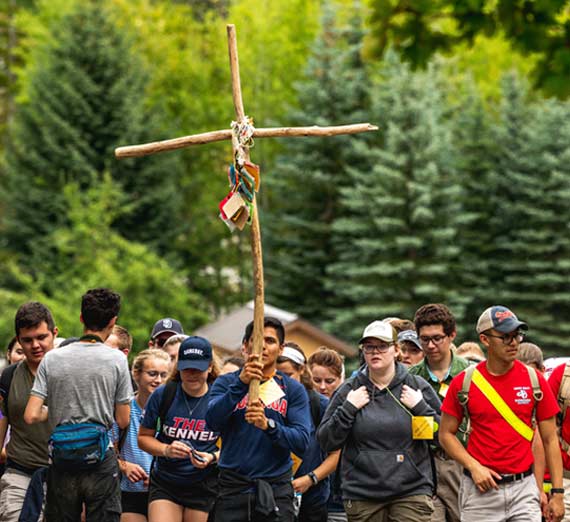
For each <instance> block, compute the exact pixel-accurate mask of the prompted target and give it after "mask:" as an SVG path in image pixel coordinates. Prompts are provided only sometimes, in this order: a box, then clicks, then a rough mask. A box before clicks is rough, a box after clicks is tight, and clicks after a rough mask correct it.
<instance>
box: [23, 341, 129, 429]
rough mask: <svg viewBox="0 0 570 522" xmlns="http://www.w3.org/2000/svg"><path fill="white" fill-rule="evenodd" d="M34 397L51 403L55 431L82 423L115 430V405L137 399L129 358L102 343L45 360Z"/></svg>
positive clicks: (77, 347)
mask: <svg viewBox="0 0 570 522" xmlns="http://www.w3.org/2000/svg"><path fill="white" fill-rule="evenodd" d="M31 394H32V395H35V396H37V397H41V398H42V399H44V400H45V401H46V402H47V401H49V407H48V421H49V424H50V426H51V427H52V428H53V427H55V426H57V425H59V424H77V423H80V422H97V423H99V424H103V425H105V426H106V427H107V428H111V426H112V424H113V420H114V409H115V404H126V403H129V402H130V400H131V399H132V397H133V388H132V385H131V379H130V375H129V365H128V362H127V358H126V356H125V354H124V353H123V352H121V351H120V350H114V349H113V348H110V347H108V346H107V345H105V344H102V343H89V342H76V343H72V344H69V345H68V346H64V347H63V348H56V349H55V350H51V351H50V352H48V353H47V354H46V355H45V357H44V358H43V359H42V362H41V363H40V365H39V367H38V371H37V374H36V379H35V381H34V385H33V387H32V391H31Z"/></svg>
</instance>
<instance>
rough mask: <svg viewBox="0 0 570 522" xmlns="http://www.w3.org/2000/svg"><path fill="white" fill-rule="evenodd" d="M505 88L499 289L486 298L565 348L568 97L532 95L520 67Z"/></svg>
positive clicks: (497, 222) (497, 191) (495, 186)
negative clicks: (541, 98) (539, 98)
mask: <svg viewBox="0 0 570 522" xmlns="http://www.w3.org/2000/svg"><path fill="white" fill-rule="evenodd" d="M503 92H504V94H503V103H502V106H501V112H500V120H499V122H498V123H497V126H496V129H495V140H496V143H497V145H498V148H499V150H498V155H497V157H496V162H495V163H496V168H495V169H494V170H493V176H492V182H491V184H490V186H489V189H490V196H491V203H492V206H493V208H494V213H493V215H492V216H491V219H490V220H489V224H490V227H491V230H492V232H493V241H492V247H493V255H492V258H491V262H490V274H491V281H490V284H489V288H490V290H491V292H490V295H488V296H487V299H486V302H484V303H482V305H484V306H488V305H489V304H496V303H497V302H500V303H502V304H505V305H506V306H509V307H511V308H512V309H513V310H514V311H515V312H516V313H517V315H519V316H520V317H522V318H524V319H525V320H527V321H528V322H529V325H530V327H531V331H530V335H531V336H532V340H534V341H536V342H537V343H538V344H540V345H541V346H542V347H543V348H544V349H547V350H550V349H553V348H561V347H563V346H565V344H566V343H565V339H566V337H567V335H568V333H569V332H570V325H568V324H567V322H566V317H567V313H568V304H567V303H568V299H567V298H568V275H569V272H568V271H569V266H568V259H569V254H570V252H569V248H570V241H569V239H568V234H567V230H568V218H569V211H568V205H567V204H566V203H565V198H566V197H567V196H568V194H570V163H569V161H568V160H569V158H570V146H569V145H568V143H569V141H568V140H569V137H570V125H569V124H568V116H569V114H570V110H569V107H568V104H567V103H566V104H562V103H557V102H554V101H538V102H534V103H533V102H532V101H529V93H528V89H527V87H526V85H525V84H524V82H521V81H520V80H519V79H518V78H516V77H514V76H512V75H510V76H508V77H507V78H506V79H505V83H504V91H503Z"/></svg>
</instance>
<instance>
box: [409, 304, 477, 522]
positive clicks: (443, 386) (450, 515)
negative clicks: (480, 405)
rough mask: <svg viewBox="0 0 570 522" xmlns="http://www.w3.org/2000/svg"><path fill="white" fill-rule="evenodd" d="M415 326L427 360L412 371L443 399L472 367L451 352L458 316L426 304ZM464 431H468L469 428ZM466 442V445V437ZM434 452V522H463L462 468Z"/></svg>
mask: <svg viewBox="0 0 570 522" xmlns="http://www.w3.org/2000/svg"><path fill="white" fill-rule="evenodd" d="M414 324H415V326H416V332H417V334H418V338H419V341H420V345H421V347H422V349H423V351H424V355H425V358H424V360H423V361H422V362H421V363H419V364H417V365H416V366H412V367H411V368H410V370H409V371H410V373H412V374H414V375H419V376H420V377H423V378H424V379H425V380H426V381H427V382H428V383H429V384H431V386H432V388H433V389H434V391H435V393H437V395H438V396H439V398H440V400H443V399H444V397H445V395H446V394H447V390H448V389H449V385H450V384H451V381H452V380H453V378H454V377H455V376H456V375H458V374H460V373H461V372H462V371H463V370H464V369H465V368H467V367H468V366H469V361H467V360H466V359H463V358H462V357H458V356H457V355H456V354H454V353H453V350H452V349H451V344H452V343H453V341H454V339H455V337H456V335H457V328H456V324H455V317H453V314H452V313H451V311H450V310H449V308H447V306H445V305H444V304H439V303H434V304H426V305H424V306H422V307H420V308H419V309H418V310H417V311H416V313H415V315H414ZM462 429H463V431H465V430H466V425H463V426H462ZM463 431H462V432H460V435H461V434H462V433H463ZM462 442H463V443H465V442H466V441H465V437H463V439H462ZM432 450H433V455H434V457H435V469H436V472H437V492H436V496H435V497H434V513H433V516H432V518H431V522H459V521H460V516H459V500H458V496H459V484H460V482H461V467H460V466H459V465H458V464H457V463H456V462H455V461H454V460H453V459H451V458H449V456H448V455H447V454H446V453H445V451H444V450H443V449H442V448H440V447H438V446H436V445H433V446H432Z"/></svg>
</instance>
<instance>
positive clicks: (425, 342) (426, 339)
mask: <svg viewBox="0 0 570 522" xmlns="http://www.w3.org/2000/svg"><path fill="white" fill-rule="evenodd" d="M446 337H447V335H432V336H431V337H430V336H429V335H420V344H421V345H422V346H429V343H433V344H435V345H436V346H439V345H440V344H441V343H442V342H443V340H444V339H445V338H446Z"/></svg>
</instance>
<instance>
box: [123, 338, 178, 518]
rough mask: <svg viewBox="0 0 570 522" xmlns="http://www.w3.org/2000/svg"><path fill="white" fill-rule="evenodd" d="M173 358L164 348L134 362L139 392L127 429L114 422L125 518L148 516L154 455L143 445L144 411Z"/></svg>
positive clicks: (148, 351) (134, 374) (134, 375)
mask: <svg viewBox="0 0 570 522" xmlns="http://www.w3.org/2000/svg"><path fill="white" fill-rule="evenodd" d="M169 364H170V358H169V357H168V354H167V353H166V352H164V351H162V350H156V349H149V350H143V351H142V352H140V353H139V354H138V356H137V357H136V358H135V360H134V362H133V370H132V374H133V379H134V381H135V383H136V385H137V393H136V395H135V398H134V399H133V400H132V402H131V417H130V422H129V426H128V427H127V428H126V430H119V428H118V426H117V424H116V423H115V424H114V425H113V430H112V440H113V442H114V443H115V448H116V449H117V451H118V464H119V469H120V470H121V474H122V477H121V504H122V514H121V522H146V521H147V517H148V478H149V474H150V466H151V463H152V455H149V454H148V453H146V452H144V451H143V450H141V449H140V448H139V445H138V441H137V437H138V433H139V427H140V421H141V416H142V412H143V411H144V409H145V406H146V403H147V401H148V398H149V397H150V396H151V394H152V393H153V392H154V390H156V388H158V387H159V386H160V385H161V384H162V383H163V382H164V381H166V379H167V378H168V375H169V373H168V368H169Z"/></svg>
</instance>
